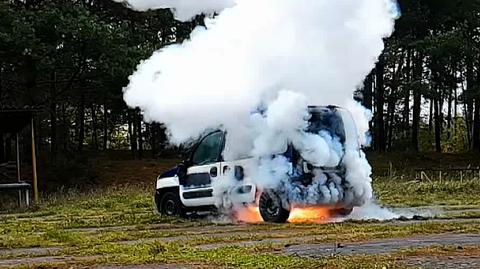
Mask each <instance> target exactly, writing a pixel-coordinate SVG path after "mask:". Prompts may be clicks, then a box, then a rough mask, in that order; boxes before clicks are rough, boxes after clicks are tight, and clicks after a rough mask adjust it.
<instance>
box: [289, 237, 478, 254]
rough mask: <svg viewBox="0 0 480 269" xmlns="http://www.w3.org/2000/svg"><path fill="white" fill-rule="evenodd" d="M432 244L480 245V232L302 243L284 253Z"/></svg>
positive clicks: (377, 249)
mask: <svg viewBox="0 0 480 269" xmlns="http://www.w3.org/2000/svg"><path fill="white" fill-rule="evenodd" d="M431 246H461V247H464V246H480V235H479V234H438V235H431V236H415V237H408V238H391V239H383V240H372V241H368V242H358V243H336V244H302V245H292V246H288V247H286V248H285V250H284V253H285V254H288V255H294V256H299V257H314V258H318V257H327V256H333V255H361V254H368V255H375V254H387V253H391V252H395V251H398V250H402V249H408V248H424V247H431Z"/></svg>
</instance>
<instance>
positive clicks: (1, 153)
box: [0, 132, 5, 163]
mask: <svg viewBox="0 0 480 269" xmlns="http://www.w3.org/2000/svg"><path fill="white" fill-rule="evenodd" d="M3 137H4V135H3V133H1V132H0V163H3V162H4V161H5V140H4V139H3Z"/></svg>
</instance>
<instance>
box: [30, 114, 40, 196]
mask: <svg viewBox="0 0 480 269" xmlns="http://www.w3.org/2000/svg"><path fill="white" fill-rule="evenodd" d="M30 129H32V172H33V200H34V202H35V204H38V184H37V154H36V149H35V127H34V123H33V116H32V119H31V127H30Z"/></svg>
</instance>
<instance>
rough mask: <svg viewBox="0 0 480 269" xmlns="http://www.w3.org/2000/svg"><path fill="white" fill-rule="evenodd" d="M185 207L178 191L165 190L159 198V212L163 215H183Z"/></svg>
mask: <svg viewBox="0 0 480 269" xmlns="http://www.w3.org/2000/svg"><path fill="white" fill-rule="evenodd" d="M183 211H184V210H183V207H182V203H181V201H180V197H179V196H178V194H177V193H174V192H171V191H168V192H165V193H164V194H163V195H162V196H161V197H160V199H159V203H158V212H159V213H160V215H161V216H162V217H180V216H183Z"/></svg>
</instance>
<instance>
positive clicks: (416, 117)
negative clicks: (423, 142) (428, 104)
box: [412, 52, 423, 152]
mask: <svg viewBox="0 0 480 269" xmlns="http://www.w3.org/2000/svg"><path fill="white" fill-rule="evenodd" d="M422 73H423V57H422V56H421V55H420V53H418V52H417V54H416V57H415V64H414V70H413V80H414V81H415V84H416V86H415V87H414V89H413V122H412V145H413V149H414V150H415V151H417V152H418V151H419V140H418V134H419V131H420V113H421V109H422V107H421V102H422V93H421V90H420V86H421V82H422Z"/></svg>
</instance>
